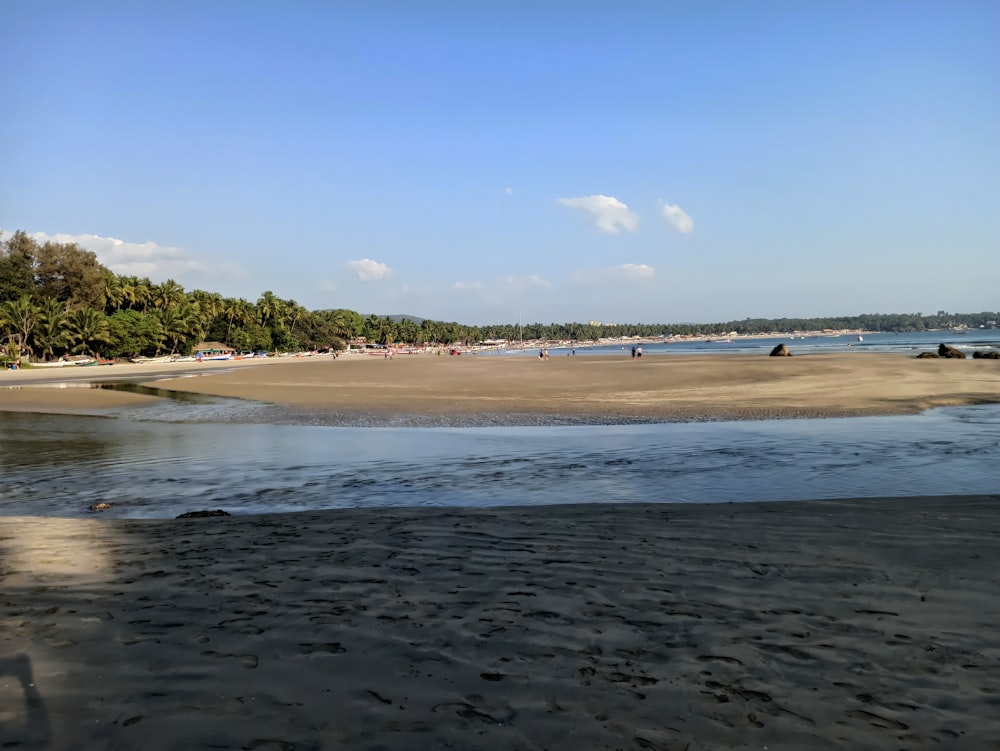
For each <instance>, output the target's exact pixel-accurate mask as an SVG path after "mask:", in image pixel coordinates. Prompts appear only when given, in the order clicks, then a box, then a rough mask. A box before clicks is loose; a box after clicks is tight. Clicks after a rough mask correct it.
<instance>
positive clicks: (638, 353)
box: [632, 347, 642, 359]
mask: <svg viewBox="0 0 1000 751" xmlns="http://www.w3.org/2000/svg"><path fill="white" fill-rule="evenodd" d="M636 357H642V347H632V358H633V359H635V358H636Z"/></svg>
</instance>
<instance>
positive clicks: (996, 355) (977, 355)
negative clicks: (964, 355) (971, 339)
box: [972, 350, 1000, 360]
mask: <svg viewBox="0 0 1000 751" xmlns="http://www.w3.org/2000/svg"><path fill="white" fill-rule="evenodd" d="M972 357H973V358H974V359H976V360H1000V352H996V351H991V352H980V351H979V350H976V351H975V352H973V353H972Z"/></svg>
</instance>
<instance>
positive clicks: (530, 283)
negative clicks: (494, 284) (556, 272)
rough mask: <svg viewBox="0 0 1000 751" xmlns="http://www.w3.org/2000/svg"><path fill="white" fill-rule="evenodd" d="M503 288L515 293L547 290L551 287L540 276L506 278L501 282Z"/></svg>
mask: <svg viewBox="0 0 1000 751" xmlns="http://www.w3.org/2000/svg"><path fill="white" fill-rule="evenodd" d="M500 284H501V286H503V287H505V288H506V289H509V290H513V291H521V290H526V289H547V288H548V287H549V286H550V285H549V283H548V282H547V281H545V279H543V278H542V277H541V276H540V275H538V274H530V275H528V276H505V277H503V279H501V280H500Z"/></svg>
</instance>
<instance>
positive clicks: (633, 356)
mask: <svg viewBox="0 0 1000 751" xmlns="http://www.w3.org/2000/svg"><path fill="white" fill-rule="evenodd" d="M632 359H633V360H634V359H635V347H632Z"/></svg>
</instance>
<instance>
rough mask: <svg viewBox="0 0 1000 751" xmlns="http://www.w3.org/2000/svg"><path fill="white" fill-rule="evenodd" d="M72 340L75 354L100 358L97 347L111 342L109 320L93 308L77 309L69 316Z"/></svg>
mask: <svg viewBox="0 0 1000 751" xmlns="http://www.w3.org/2000/svg"><path fill="white" fill-rule="evenodd" d="M69 325H70V338H71V340H72V341H73V342H75V346H74V347H73V351H74V352H82V353H83V354H89V355H93V356H94V357H99V355H98V352H97V349H96V347H95V345H97V344H99V343H101V342H105V343H106V342H108V341H110V338H111V337H110V335H109V333H108V319H107V316H105V315H104V314H103V313H101V312H100V311H98V310H94V309H93V308H77V309H76V310H74V311H73V312H72V313H71V314H70V316H69Z"/></svg>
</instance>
